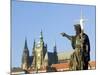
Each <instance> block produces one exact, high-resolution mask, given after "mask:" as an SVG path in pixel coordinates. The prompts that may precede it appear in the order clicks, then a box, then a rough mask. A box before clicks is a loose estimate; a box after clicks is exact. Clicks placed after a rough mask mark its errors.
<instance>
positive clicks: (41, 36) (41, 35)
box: [40, 29, 43, 39]
mask: <svg viewBox="0 0 100 75" xmlns="http://www.w3.org/2000/svg"><path fill="white" fill-rule="evenodd" d="M40 39H43V33H42V29H41V34H40Z"/></svg>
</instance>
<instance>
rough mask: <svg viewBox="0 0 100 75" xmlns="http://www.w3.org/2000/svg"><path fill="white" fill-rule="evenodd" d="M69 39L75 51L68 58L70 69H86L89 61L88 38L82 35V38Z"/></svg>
mask: <svg viewBox="0 0 100 75" xmlns="http://www.w3.org/2000/svg"><path fill="white" fill-rule="evenodd" d="M70 38H71V39H70V40H71V44H72V47H73V49H74V50H75V51H74V52H73V54H72V55H71V58H70V69H71V70H82V69H83V70H86V69H88V62H89V61H90V43H89V38H88V36H87V35H86V34H85V33H83V35H82V36H80V35H77V36H70ZM81 45H82V46H81ZM82 47H83V48H82Z"/></svg>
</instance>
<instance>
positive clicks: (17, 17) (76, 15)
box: [11, 0, 96, 67]
mask: <svg viewBox="0 0 100 75" xmlns="http://www.w3.org/2000/svg"><path fill="white" fill-rule="evenodd" d="M81 10H82V13H83V15H84V18H85V19H87V20H86V22H85V25H84V31H85V33H86V34H87V35H88V36H89V39H90V46H91V60H95V51H96V46H95V45H96V44H95V42H96V41H95V38H96V36H95V35H96V32H95V29H96V28H95V27H96V25H95V24H96V23H95V6H90V5H72V4H56V3H42V2H23V1H16V0H13V1H12V10H11V21H12V22H11V59H12V60H11V63H12V67H20V66H21V59H22V53H23V49H24V43H25V37H26V38H27V44H28V49H29V51H30V55H32V48H33V42H34V40H36V41H37V42H38V41H39V38H40V32H41V30H42V32H43V38H44V42H45V43H46V44H47V47H48V51H49V52H53V46H54V43H55V42H56V45H57V51H58V53H59V52H63V51H71V50H72V46H71V43H70V41H69V40H68V39H66V38H64V37H62V36H61V35H60V33H61V32H65V33H67V34H69V35H75V31H74V26H73V25H74V24H76V23H78V22H79V19H80V15H81Z"/></svg>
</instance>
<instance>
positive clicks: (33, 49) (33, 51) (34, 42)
mask: <svg viewBox="0 0 100 75" xmlns="http://www.w3.org/2000/svg"><path fill="white" fill-rule="evenodd" d="M34 52H35V40H34V43H33V51H32V55H34Z"/></svg>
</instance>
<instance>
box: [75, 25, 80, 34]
mask: <svg viewBox="0 0 100 75" xmlns="http://www.w3.org/2000/svg"><path fill="white" fill-rule="evenodd" d="M74 28H75V31H76V35H78V34H80V33H81V26H80V24H75V25H74Z"/></svg>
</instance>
